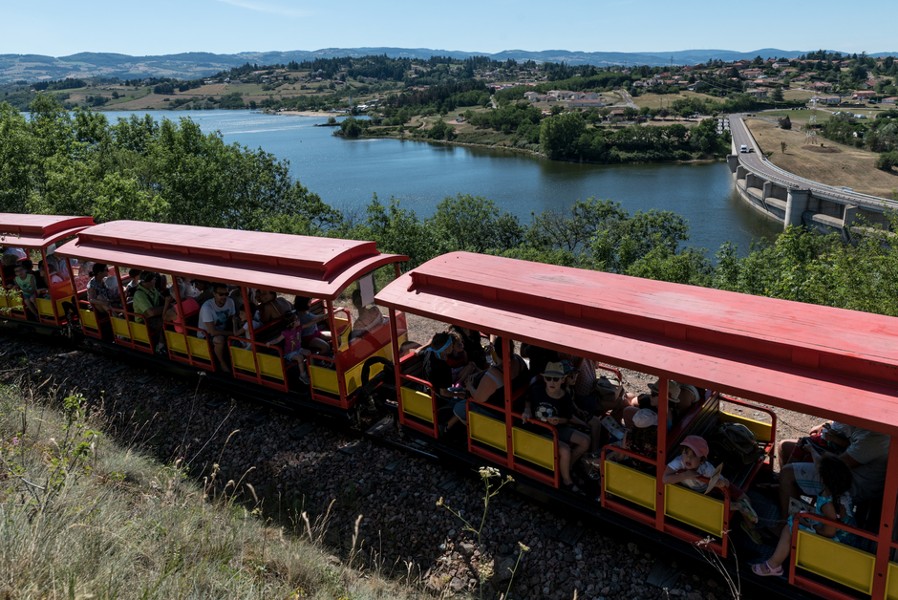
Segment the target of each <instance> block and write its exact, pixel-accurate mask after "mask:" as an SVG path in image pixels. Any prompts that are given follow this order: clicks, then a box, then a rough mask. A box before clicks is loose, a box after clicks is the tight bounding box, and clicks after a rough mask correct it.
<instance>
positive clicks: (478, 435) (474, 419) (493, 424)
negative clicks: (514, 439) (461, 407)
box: [468, 412, 508, 452]
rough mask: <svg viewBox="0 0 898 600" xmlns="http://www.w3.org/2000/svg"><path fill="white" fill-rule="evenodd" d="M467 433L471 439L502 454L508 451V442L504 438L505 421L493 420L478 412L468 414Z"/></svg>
mask: <svg viewBox="0 0 898 600" xmlns="http://www.w3.org/2000/svg"><path fill="white" fill-rule="evenodd" d="M468 431H470V432H471V439H472V440H474V441H477V442H480V443H482V444H486V445H488V446H492V447H493V448H497V449H499V450H501V451H502V452H507V451H508V440H507V439H506V436H505V421H500V420H499V419H494V418H493V417H490V416H488V415H482V414H480V413H478V412H470V413H468Z"/></svg>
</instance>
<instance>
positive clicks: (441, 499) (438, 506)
mask: <svg viewBox="0 0 898 600" xmlns="http://www.w3.org/2000/svg"><path fill="white" fill-rule="evenodd" d="M443 504H445V502H443V497H442V496H440V499H439V500H437V508H441V507H442V506H443Z"/></svg>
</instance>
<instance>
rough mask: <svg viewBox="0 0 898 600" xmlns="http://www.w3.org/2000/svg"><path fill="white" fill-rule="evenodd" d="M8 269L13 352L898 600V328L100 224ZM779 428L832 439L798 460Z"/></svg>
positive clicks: (784, 581)
mask: <svg viewBox="0 0 898 600" xmlns="http://www.w3.org/2000/svg"><path fill="white" fill-rule="evenodd" d="M0 248H2V253H3V270H2V284H3V290H4V291H3V293H0V322H2V324H3V326H4V329H5V330H8V332H9V334H10V335H30V334H32V333H45V334H49V335H53V336H58V337H60V338H66V341H65V343H70V342H69V340H74V341H75V342H77V343H80V344H84V345H85V346H89V347H94V348H113V349H116V350H118V351H119V352H118V353H117V354H116V356H119V357H121V358H122V359H125V358H129V359H136V360H140V361H143V362H146V363H147V364H152V365H155V366H158V367H160V368H167V369H171V370H174V371H179V372H181V373H182V374H184V375H185V376H194V377H195V376H196V374H197V373H198V372H200V373H202V374H203V376H204V377H206V378H207V380H208V381H210V382H212V383H215V384H220V385H222V386H226V387H227V389H228V390H229V391H231V392H232V393H236V394H241V395H244V396H246V397H248V398H252V399H255V400H260V401H264V402H268V403H272V404H275V405H277V406H279V407H281V408H283V409H286V410H306V411H308V410H311V411H316V412H317V413H320V414H324V415H328V416H333V417H337V418H340V419H345V420H347V421H348V422H349V423H350V424H352V425H354V426H356V427H360V428H365V427H367V426H369V425H371V424H373V423H379V424H381V425H382V424H383V422H384V419H387V420H392V421H394V422H395V425H396V427H398V428H401V429H402V430H403V432H404V433H405V434H406V436H414V437H416V438H418V439H419V440H423V441H424V442H425V444H424V445H423V446H422V445H421V444H419V445H418V446H417V447H425V448H427V451H428V452H432V453H434V454H437V455H439V456H441V457H444V458H445V459H446V460H450V459H453V460H461V461H466V462H469V463H471V464H474V465H491V466H495V467H498V468H499V469H501V470H502V471H504V472H506V473H509V474H512V475H513V476H514V478H515V480H516V485H518V486H519V487H520V488H522V489H524V490H526V491H527V492H529V493H530V494H531V495H533V496H535V497H540V498H544V499H546V500H547V501H549V502H553V503H560V504H562V505H565V506H569V507H571V508H572V509H575V510H577V511H579V512H580V513H581V514H584V515H588V516H589V517H591V518H594V519H595V520H596V521H598V522H604V523H608V524H613V525H618V526H621V527H623V528H625V529H628V530H630V531H632V532H634V533H637V534H639V535H640V536H641V537H642V538H644V539H646V540H649V541H650V542H652V543H660V544H664V545H665V546H667V547H670V548H673V549H674V550H678V551H682V552H684V553H687V554H691V555H695V554H696V553H695V550H694V549H693V548H692V546H694V545H696V544H698V545H701V546H702V547H703V548H705V549H707V550H709V551H712V552H716V553H717V554H719V555H720V556H721V557H722V558H724V559H726V560H730V561H732V560H735V556H734V555H738V557H739V559H740V560H743V561H745V560H750V562H752V563H754V565H753V567H752V568H751V569H742V570H741V573H742V577H743V578H744V579H747V580H748V581H750V582H751V583H752V584H753V585H756V586H759V587H763V588H765V589H767V590H769V591H770V592H772V593H776V594H780V595H786V596H790V597H796V596H798V597H808V598H811V597H821V598H828V599H847V598H875V599H884V598H888V599H898V542H896V536H895V535H894V534H893V530H894V528H895V520H896V497H898V444H895V443H890V442H892V441H893V437H894V436H896V435H898V398H896V395H898V319H895V318H893V317H886V316H881V315H874V314H868V313H861V312H856V311H849V310H843V309H835V308H830V307H823V306H813V305H807V304H801V303H796V302H790V301H783V300H775V299H770V298H762V297H756V296H749V295H745V294H738V293H733V292H726V291H721V290H713V289H706V288H699V287H695V286H687V285H680V284H671V283H665V282H658V281H650V280H645V279H640V278H634V277H628V276H623V275H616V274H609V273H601V272H594V271H588V270H583V269H575V268H569V267H560V266H554V265H545V264H539V263H533V262H527V261H521V260H515V259H509V258H503V257H498V256H489V255H480V254H473V253H467V252H456V253H450V254H445V255H442V256H438V257H436V258H434V259H432V260H430V261H428V262H426V263H424V264H422V265H420V266H418V267H415V268H412V269H409V270H407V271H404V272H403V265H404V264H405V263H406V261H407V259H406V257H403V256H398V255H392V254H385V253H382V252H380V251H379V250H378V249H377V247H376V245H375V244H374V243H373V242H362V241H348V240H340V239H334V238H317V237H303V236H293V235H284V234H274V233H262V232H251V231H234V230H227V229H213V228H205V227H193V226H184V225H167V224H158V223H142V222H132V221H113V222H108V223H103V224H99V225H97V224H94V222H93V220H92V219H91V218H89V217H63V216H39V215H16V214H0ZM434 323H436V325H434ZM450 328H451V329H450ZM422 331H429V332H430V334H428V335H426V339H418V340H415V339H414V338H415V336H416V335H419V336H420V335H421V332H422ZM447 331H450V333H447ZM584 365H585V366H584ZM634 374H641V375H634ZM578 377H579V378H580V379H579V380H578ZM628 379H633V381H634V382H638V381H643V380H644V381H646V382H649V381H651V385H650V386H648V387H647V389H646V390H640V389H638V388H639V384H638V383H636V384H635V385H634V384H631V385H630V386H629V387H631V388H632V389H630V390H627V389H625V386H624V384H625V383H628V381H627V380H628ZM578 381H579V384H580V386H579V388H578V386H577V383H578ZM584 385H585V387H586V389H585V391H584V389H583V388H584ZM642 387H646V386H642ZM484 390H486V391H484ZM640 391H642V392H643V393H639V392H640ZM628 392H630V393H628ZM590 397H591V398H592V401H591V402H590V401H589V398H590ZM572 399H573V401H572ZM777 411H779V412H782V411H793V412H795V413H799V414H801V415H810V416H812V417H815V418H819V420H820V422H821V426H818V427H814V428H813V429H811V430H810V431H809V432H805V433H807V434H808V435H806V436H804V437H801V438H800V440H799V442H798V443H797V444H794V443H791V442H783V440H779V439H777V433H778V419H777V414H778V412H777ZM822 423H825V426H822ZM379 429H380V430H383V429H384V427H382V426H381V427H380V428H379ZM799 435H800V433H799ZM874 446H875V448H874ZM786 454H788V456H786ZM834 458H839V459H840V460H835V461H834V460H833V459H834ZM684 465H685V466H684ZM690 465H695V466H690ZM828 469H829V470H828ZM840 469H841V470H842V471H846V472H847V473H849V474H850V477H849V478H848V479H847V480H845V479H844V478H842V479H839V477H837V475H839V473H841V471H840ZM833 470H834V471H836V472H837V473H836V474H835V475H833V473H832V472H831V471H833ZM815 477H816V479H815V481H817V483H818V484H819V488H815V489H811V488H809V487H808V485H807V480H808V479H809V478H810V479H814V478H815ZM839 481H843V483H839ZM849 484H850V485H849ZM845 486H848V487H847V488H845V489H842V488H843V487H845ZM849 488H850V489H849ZM849 493H850V496H849ZM802 500H804V501H810V504H809V505H805V504H802V503H801V501H802ZM788 513H792V514H791V515H790V514H788ZM734 549H738V552H733V550H734Z"/></svg>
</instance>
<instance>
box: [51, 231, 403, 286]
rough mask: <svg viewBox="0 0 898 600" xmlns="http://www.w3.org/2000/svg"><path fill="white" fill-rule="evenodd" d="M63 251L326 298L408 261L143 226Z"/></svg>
mask: <svg viewBox="0 0 898 600" xmlns="http://www.w3.org/2000/svg"><path fill="white" fill-rule="evenodd" d="M58 253H59V254H60V255H63V256H70V257H75V258H80V259H86V260H93V261H96V262H103V263H108V264H115V265H121V266H128V267H135V268H141V269H151V270H155V271H160V272H163V273H168V274H172V275H183V276H189V277H197V278H200V279H206V280H209V281H221V282H223V283H233V284H239V285H247V286H250V287H256V288H261V289H268V290H275V291H280V292H289V293H296V292H298V293H301V294H303V295H307V296H314V297H316V298H322V299H327V300H331V299H333V298H335V297H336V296H337V295H338V294H339V293H340V292H341V291H342V290H343V289H344V288H345V287H346V286H347V285H349V284H350V283H352V282H353V281H354V280H356V279H358V278H359V277H360V276H362V275H364V274H365V273H367V272H369V271H371V270H373V269H377V268H379V267H382V266H384V265H388V264H392V263H398V262H404V261H406V260H407V258H406V257H404V256H398V255H392V254H382V253H380V252H378V250H377V248H376V246H375V243H374V242H356V241H350V240H339V239H333V238H319V237H309V236H297V235H286V234H278V233H264V232H258V231H237V230H231V229H217V228H211V227H192V226H187V225H166V224H160V223H144V222H139V221H113V222H110V223H104V224H102V225H97V226H95V227H90V228H88V229H86V230H84V231H82V232H81V233H80V234H79V235H78V239H77V240H74V241H72V242H70V243H68V244H65V245H64V246H62V247H61V248H60V249H59V250H58Z"/></svg>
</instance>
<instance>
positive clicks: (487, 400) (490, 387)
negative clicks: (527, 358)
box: [447, 338, 530, 427]
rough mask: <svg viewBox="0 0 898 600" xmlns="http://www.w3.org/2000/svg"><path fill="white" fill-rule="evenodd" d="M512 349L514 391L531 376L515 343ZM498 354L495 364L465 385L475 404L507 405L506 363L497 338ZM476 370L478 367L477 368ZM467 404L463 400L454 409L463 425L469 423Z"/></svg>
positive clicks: (467, 380)
mask: <svg viewBox="0 0 898 600" xmlns="http://www.w3.org/2000/svg"><path fill="white" fill-rule="evenodd" d="M509 345H510V348H511V361H509V364H510V373H509V375H511V388H512V390H515V389H518V388H520V387H521V386H524V385H526V384H527V383H528V381H529V380H530V374H529V372H528V370H527V363H526V362H524V359H523V358H521V357H520V356H519V355H518V354H515V351H514V350H515V347H514V341H511V342H509ZM492 346H493V348H494V349H495V352H496V359H497V360H495V361H494V363H493V364H492V365H491V366H490V367H489V368H488V369H487V370H485V371H480V372H479V373H475V374H472V375H471V376H469V377H468V378H467V379H466V380H465V383H464V389H465V391H466V392H467V395H468V396H469V397H470V398H471V400H474V401H475V402H480V403H483V404H493V405H496V406H504V405H505V392H504V389H505V378H504V375H503V371H504V367H505V364H504V363H505V361H503V360H502V354H503V352H504V350H502V338H496V339H495V340H494V341H493V344H492ZM475 368H476V367H475ZM466 405H467V402H466V401H465V400H464V399H462V400H461V401H460V402H456V403H455V406H454V407H453V408H452V412H453V413H454V418H455V419H456V420H457V421H461V422H462V423H467V415H466V413H465V407H466ZM455 422H456V421H455V420H452V421H450V422H449V424H448V425H447V427H451V426H452V425H453V424H454V423H455Z"/></svg>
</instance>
